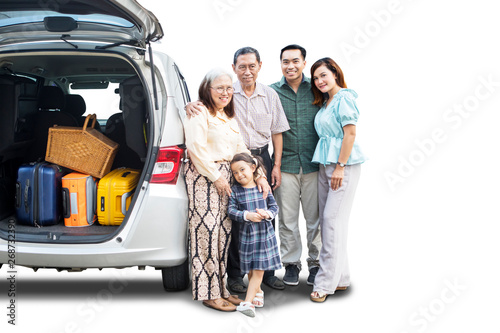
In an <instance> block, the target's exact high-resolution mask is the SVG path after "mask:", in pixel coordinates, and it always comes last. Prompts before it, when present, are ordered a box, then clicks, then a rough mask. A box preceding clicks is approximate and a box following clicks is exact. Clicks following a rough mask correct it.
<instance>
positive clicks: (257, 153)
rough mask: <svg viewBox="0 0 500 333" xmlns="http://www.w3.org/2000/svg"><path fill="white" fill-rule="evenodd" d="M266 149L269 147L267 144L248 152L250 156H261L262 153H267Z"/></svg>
mask: <svg viewBox="0 0 500 333" xmlns="http://www.w3.org/2000/svg"><path fill="white" fill-rule="evenodd" d="M268 147H269V145H268V144H267V145H265V146H263V147H260V148H254V149H250V152H251V153H252V155H262V153H264V152H265V151H267V148H268Z"/></svg>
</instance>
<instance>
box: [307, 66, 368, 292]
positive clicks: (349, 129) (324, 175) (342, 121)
mask: <svg viewBox="0 0 500 333" xmlns="http://www.w3.org/2000/svg"><path fill="white" fill-rule="evenodd" d="M311 78H312V81H313V85H312V91H313V94H314V102H313V104H314V105H318V106H321V109H320V110H319V111H318V113H317V114H316V118H315V120H314V126H315V128H316V132H317V133H318V136H319V141H318V144H317V146H316V150H315V152H314V156H313V162H316V163H319V164H320V169H319V175H318V197H319V214H320V226H321V240H322V243H323V245H322V248H321V251H320V257H319V265H320V268H319V271H318V274H317V275H316V278H315V281H314V287H313V292H312V293H311V296H310V297H311V300H312V301H314V302H324V301H325V300H326V297H327V296H328V295H331V294H334V293H335V291H336V290H345V289H346V288H347V287H348V286H349V285H350V276H349V265H348V262H347V251H346V250H347V225H348V221H349V214H350V211H351V207H352V203H353V200H354V194H355V192H356V187H357V185H358V180H359V176H360V171H361V166H360V165H361V163H363V162H364V161H365V156H364V155H363V153H362V151H361V149H360V147H359V146H358V145H357V144H356V142H355V137H356V123H357V121H358V116H359V111H358V108H357V106H356V102H355V100H356V98H357V97H358V95H357V94H356V92H354V90H351V89H347V86H346V84H345V81H344V74H343V73H342V70H341V69H340V67H339V66H338V65H337V64H336V63H335V61H333V60H332V59H330V58H323V59H320V60H318V61H316V62H315V63H314V64H313V66H312V67H311Z"/></svg>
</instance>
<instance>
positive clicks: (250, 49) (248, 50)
mask: <svg viewBox="0 0 500 333" xmlns="http://www.w3.org/2000/svg"><path fill="white" fill-rule="evenodd" d="M250 53H253V54H255V57H256V58H257V62H258V63H260V54H259V51H257V50H256V49H254V48H253V47H250V46H246V47H242V48H241V49H239V50H238V51H236V52H235V53H234V59H233V64H234V65H236V61H237V60H238V57H239V56H240V55H244V54H250Z"/></svg>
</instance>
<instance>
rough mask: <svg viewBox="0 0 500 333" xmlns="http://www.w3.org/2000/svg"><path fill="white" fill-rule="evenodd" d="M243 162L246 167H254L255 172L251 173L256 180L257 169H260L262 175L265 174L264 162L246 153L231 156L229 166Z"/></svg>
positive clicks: (260, 158)
mask: <svg viewBox="0 0 500 333" xmlns="http://www.w3.org/2000/svg"><path fill="white" fill-rule="evenodd" d="M240 161H243V162H245V163H247V164H248V165H250V166H252V165H255V171H254V172H253V177H254V178H256V177H257V176H258V175H259V168H262V171H263V172H264V174H266V168H265V167H264V160H263V159H262V157H260V156H253V155H250V154H247V153H239V154H236V155H234V156H233V159H232V160H231V163H230V165H233V163H236V162H240Z"/></svg>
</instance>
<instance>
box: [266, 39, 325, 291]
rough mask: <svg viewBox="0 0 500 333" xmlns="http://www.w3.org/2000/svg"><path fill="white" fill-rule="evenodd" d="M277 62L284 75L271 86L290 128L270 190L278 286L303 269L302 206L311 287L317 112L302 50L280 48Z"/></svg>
mask: <svg viewBox="0 0 500 333" xmlns="http://www.w3.org/2000/svg"><path fill="white" fill-rule="evenodd" d="M280 60H281V70H282V72H283V77H282V79H281V81H279V82H276V83H273V84H272V85H271V87H272V88H273V89H274V90H276V92H277V93H278V95H279V97H280V99H281V104H282V105H283V109H284V110H285V114H286V116H287V119H288V123H289V125H290V130H288V131H286V132H284V133H283V155H282V157H281V178H282V179H281V186H280V187H279V188H278V189H277V190H276V192H275V197H276V201H277V203H278V206H279V207H280V211H279V214H278V216H279V238H280V252H281V260H282V262H283V265H284V266H285V269H286V272H285V276H284V278H283V282H284V283H285V284H287V285H293V286H294V285H298V284H299V272H300V270H301V269H302V266H301V262H300V257H301V255H302V243H301V239H300V232H299V211H300V205H301V204H302V211H303V214H304V218H305V220H306V228H307V248H308V258H307V263H308V268H309V277H308V279H307V284H308V285H313V283H314V278H315V277H316V273H317V272H318V269H319V261H318V258H319V250H320V248H321V235H320V231H319V209H318V165H317V164H315V163H311V160H312V156H313V154H314V150H315V149H316V144H317V142H318V135H317V133H316V130H315V128H314V117H315V116H316V113H317V112H318V110H319V108H318V107H317V106H315V105H312V102H313V101H314V96H313V93H312V90H311V80H310V78H308V77H306V76H305V75H304V74H303V73H302V72H303V70H304V68H305V66H306V50H305V49H304V48H303V47H301V46H299V45H296V44H292V45H288V46H286V47H284V48H283V49H282V50H281V54H280Z"/></svg>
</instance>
